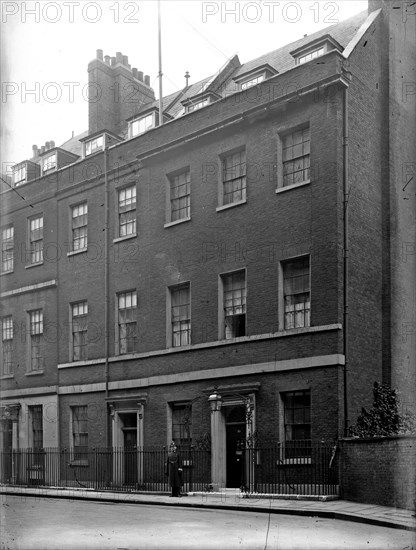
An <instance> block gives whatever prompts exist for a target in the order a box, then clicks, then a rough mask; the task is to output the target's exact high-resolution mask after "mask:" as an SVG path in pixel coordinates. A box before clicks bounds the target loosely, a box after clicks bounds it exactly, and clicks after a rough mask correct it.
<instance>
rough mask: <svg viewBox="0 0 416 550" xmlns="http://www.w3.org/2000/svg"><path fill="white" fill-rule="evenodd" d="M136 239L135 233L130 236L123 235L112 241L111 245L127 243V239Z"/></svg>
mask: <svg viewBox="0 0 416 550" xmlns="http://www.w3.org/2000/svg"><path fill="white" fill-rule="evenodd" d="M136 237H137V233H132V234H131V235H124V237H117V238H116V239H113V243H120V242H122V241H128V240H129V239H134V238H136Z"/></svg>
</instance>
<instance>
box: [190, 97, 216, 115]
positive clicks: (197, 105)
mask: <svg viewBox="0 0 416 550" xmlns="http://www.w3.org/2000/svg"><path fill="white" fill-rule="evenodd" d="M210 103H211V101H210V98H209V97H205V98H204V99H198V100H197V101H195V102H191V103H189V105H187V106H186V112H187V113H193V112H194V111H198V110H199V109H202V108H203V107H206V106H207V105H209V104H210Z"/></svg>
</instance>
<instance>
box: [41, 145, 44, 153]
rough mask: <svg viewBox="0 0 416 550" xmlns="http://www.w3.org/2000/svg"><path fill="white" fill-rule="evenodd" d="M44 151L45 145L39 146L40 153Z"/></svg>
mask: <svg viewBox="0 0 416 550" xmlns="http://www.w3.org/2000/svg"><path fill="white" fill-rule="evenodd" d="M44 152H45V146H44V145H42V146H41V148H40V154H42V153H44Z"/></svg>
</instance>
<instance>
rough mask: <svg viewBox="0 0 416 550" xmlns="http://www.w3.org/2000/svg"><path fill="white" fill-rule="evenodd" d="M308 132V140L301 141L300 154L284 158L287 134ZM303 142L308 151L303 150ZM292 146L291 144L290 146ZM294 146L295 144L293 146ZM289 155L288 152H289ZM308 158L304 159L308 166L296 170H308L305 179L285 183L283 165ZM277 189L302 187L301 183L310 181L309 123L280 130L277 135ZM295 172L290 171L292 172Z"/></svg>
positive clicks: (285, 189)
mask: <svg viewBox="0 0 416 550" xmlns="http://www.w3.org/2000/svg"><path fill="white" fill-rule="evenodd" d="M306 131H308V132H309V140H306V141H302V154H301V155H296V156H293V157H292V158H291V159H286V156H287V155H288V153H287V152H286V151H288V150H289V147H285V143H286V142H287V140H288V139H289V136H294V135H295V134H297V133H299V132H306ZM305 143H308V144H309V145H308V146H307V149H309V152H305V151H304V149H305V145H304V144H305ZM292 147H293V146H292ZM295 147H296V146H295ZM289 156H290V154H289ZM303 158H308V161H306V164H308V162H309V166H307V167H303V168H302V170H298V172H301V171H303V172H305V171H306V170H307V171H308V174H307V175H308V176H309V177H306V178H305V179H302V180H299V181H296V182H294V183H287V178H286V175H285V173H284V172H285V166H286V165H287V164H288V163H289V162H295V161H296V159H303ZM277 166H278V171H277V189H276V193H282V192H285V191H288V190H290V189H294V188H297V187H302V186H303V185H308V184H310V183H311V171H312V167H311V132H310V126H309V124H303V125H302V126H299V127H296V128H290V129H289V130H286V131H284V132H281V133H279V134H278V136H277ZM294 173H295V172H292V174H294Z"/></svg>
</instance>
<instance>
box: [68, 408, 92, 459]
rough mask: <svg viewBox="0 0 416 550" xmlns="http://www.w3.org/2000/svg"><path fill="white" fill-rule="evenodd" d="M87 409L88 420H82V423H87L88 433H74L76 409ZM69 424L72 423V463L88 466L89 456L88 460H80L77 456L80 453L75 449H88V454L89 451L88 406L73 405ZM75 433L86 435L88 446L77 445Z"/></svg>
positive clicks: (70, 440) (70, 429) (70, 445)
mask: <svg viewBox="0 0 416 550" xmlns="http://www.w3.org/2000/svg"><path fill="white" fill-rule="evenodd" d="M81 408H82V409H85V410H86V415H85V416H86V419H85V418H84V419H82V420H81V422H82V421H84V422H86V423H87V431H86V432H81V431H78V432H75V431H74V425H75V409H81ZM69 422H70V426H69V447H70V449H71V463H72V464H79V465H88V454H87V457H86V458H79V456H77V452H79V451H76V450H75V448H76V447H86V448H87V452H88V449H89V435H90V434H89V421H88V405H72V406H71V407H70V415H69ZM75 433H77V434H78V435H80V434H83V435H86V436H87V445H75Z"/></svg>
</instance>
